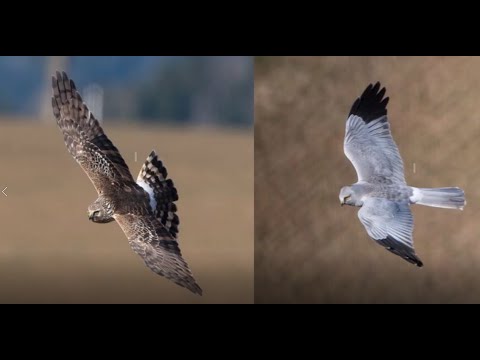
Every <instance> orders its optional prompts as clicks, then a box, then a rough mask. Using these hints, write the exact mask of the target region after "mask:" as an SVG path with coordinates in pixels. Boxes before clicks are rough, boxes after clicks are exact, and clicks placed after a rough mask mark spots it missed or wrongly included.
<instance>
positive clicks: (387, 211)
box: [339, 82, 466, 267]
mask: <svg viewBox="0 0 480 360" xmlns="http://www.w3.org/2000/svg"><path fill="white" fill-rule="evenodd" d="M385 92H386V90H385V88H382V89H380V83H378V82H377V83H376V84H375V85H372V84H370V85H369V86H368V87H367V88H366V89H365V91H364V92H363V94H362V95H361V96H360V97H359V98H358V99H357V100H355V102H354V103H353V106H352V108H351V110H350V113H349V115H348V119H347V125H346V131H345V139H344V152H345V155H346V156H347V158H348V159H349V160H350V161H351V163H352V164H353V166H354V167H355V170H356V171H357V176H358V181H357V182H356V183H355V184H353V185H351V186H345V187H343V188H342V189H341V190H340V195H339V197H340V203H341V204H342V205H344V204H346V205H350V206H357V207H360V210H359V211H358V217H359V219H360V222H361V223H362V224H363V226H364V227H365V229H366V230H367V233H368V235H369V236H370V237H371V238H372V239H373V240H375V241H376V242H377V243H378V244H380V245H382V246H384V247H385V248H386V249H387V250H389V251H390V252H392V253H394V254H395V255H398V256H400V257H401V258H403V259H405V260H406V261H408V262H410V263H412V264H415V265H417V266H419V267H421V266H423V263H422V261H421V260H420V258H419V257H418V256H417V255H416V253H415V250H414V248H413V216H412V213H411V211H410V205H412V204H420V205H426V206H433V207H439V208H446V209H459V210H463V207H464V206H465V204H466V202H465V194H464V192H463V190H462V189H460V188H458V187H445V188H434V189H428V188H416V187H413V186H408V185H407V183H406V182H405V176H404V171H403V162H402V158H401V157H400V153H399V151H398V148H397V145H396V144H395V141H393V137H392V134H391V132H390V124H389V122H388V120H387V104H388V100H389V98H388V97H387V98H384V96H385Z"/></svg>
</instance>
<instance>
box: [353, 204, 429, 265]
mask: <svg viewBox="0 0 480 360" xmlns="http://www.w3.org/2000/svg"><path fill="white" fill-rule="evenodd" d="M358 218H359V219H360V221H361V222H362V224H363V226H365V229H366V230H367V233H368V235H369V236H370V237H371V238H372V239H373V240H375V241H376V242H377V243H379V244H380V245H382V246H384V247H385V248H386V249H387V250H389V251H391V252H392V253H394V254H395V255H398V256H400V257H402V258H403V259H405V260H406V261H408V262H410V263H412V264H415V265H417V266H419V267H421V266H423V263H422V261H421V260H420V259H419V258H418V256H417V255H416V254H415V250H414V248H413V216H412V212H411V211H410V205H409V204H408V201H406V200H404V201H399V202H395V201H391V200H387V199H381V198H369V199H367V200H366V201H365V202H364V203H363V206H362V208H361V209H360V210H359V211H358Z"/></svg>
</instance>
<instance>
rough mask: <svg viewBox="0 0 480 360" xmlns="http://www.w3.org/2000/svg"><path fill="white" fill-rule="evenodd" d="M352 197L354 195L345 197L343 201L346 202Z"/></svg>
mask: <svg viewBox="0 0 480 360" xmlns="http://www.w3.org/2000/svg"><path fill="white" fill-rule="evenodd" d="M351 197H352V195H348V196H345V197H344V198H343V201H346V200H347V199H350V198H351Z"/></svg>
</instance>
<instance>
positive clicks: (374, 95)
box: [348, 81, 389, 123]
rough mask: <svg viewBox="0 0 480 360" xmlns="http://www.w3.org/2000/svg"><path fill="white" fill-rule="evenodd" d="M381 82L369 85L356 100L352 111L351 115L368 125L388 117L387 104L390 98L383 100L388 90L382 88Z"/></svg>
mask: <svg viewBox="0 0 480 360" xmlns="http://www.w3.org/2000/svg"><path fill="white" fill-rule="evenodd" d="M380 87H381V85H380V82H378V81H377V82H376V83H375V85H372V84H369V85H368V86H367V88H366V89H365V90H364V91H363V93H362V95H361V96H360V97H359V98H357V99H356V100H355V102H354V103H353V105H352V108H351V109H350V113H349V114H348V115H349V116H350V115H357V116H359V117H361V118H362V119H363V121H365V122H366V123H369V122H370V121H372V120H375V119H378V118H379V117H382V116H384V115H387V104H388V100H389V98H388V97H387V98H385V99H384V98H383V97H384V96H385V93H386V91H387V90H386V88H385V87H383V88H381V89H380Z"/></svg>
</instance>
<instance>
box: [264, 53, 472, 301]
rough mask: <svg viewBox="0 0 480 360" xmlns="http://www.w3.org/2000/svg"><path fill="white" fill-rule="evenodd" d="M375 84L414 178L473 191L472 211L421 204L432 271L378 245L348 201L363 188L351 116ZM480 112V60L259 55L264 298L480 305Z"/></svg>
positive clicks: (418, 228)
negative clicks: (349, 139) (349, 148)
mask: <svg viewBox="0 0 480 360" xmlns="http://www.w3.org/2000/svg"><path fill="white" fill-rule="evenodd" d="M377 80H378V81H380V82H381V83H382V85H383V86H386V88H387V96H389V97H390V102H389V105H388V115H389V119H390V122H391V125H392V132H393V136H394V139H395V140H396V142H397V145H398V147H399V149H400V153H401V156H402V157H403V160H404V166H405V175H406V180H407V183H408V184H409V185H412V186H418V187H441V186H459V187H462V188H463V189H464V190H465V193H466V198H467V206H466V208H465V210H464V211H463V212H462V211H454V210H446V209H437V208H429V207H424V206H418V205H417V206H413V207H412V211H413V215H414V221H415V228H414V243H415V248H416V252H417V254H418V255H419V257H420V258H421V259H422V260H423V263H424V267H423V268H417V267H415V266H412V265H411V264H409V263H407V262H405V261H404V260H402V259H401V258H399V257H397V256H395V255H393V254H390V253H389V252H388V251H386V250H385V249H383V248H382V247H381V246H379V245H377V244H375V243H374V242H373V240H371V239H370V238H369V237H368V235H367V233H366V231H365V229H364V227H363V225H362V224H361V223H360V221H359V220H358V217H357V210H358V209H356V208H353V207H343V208H342V207H340V205H339V199H338V193H339V191H340V188H341V187H342V186H344V185H349V184H352V183H354V182H356V181H357V178H356V173H355V170H354V168H353V166H352V165H351V164H350V162H349V161H348V159H347V158H346V157H345V155H344V153H343V138H344V133H345V121H346V117H347V115H348V111H349V110H350V107H351V105H352V103H353V101H354V100H355V99H356V98H357V97H358V96H359V95H360V94H361V93H362V92H363V90H364V89H365V87H366V86H367V85H368V84H369V83H374V82H376V81H377ZM479 108H480V58H478V57H283V58H280V57H276V58H267V57H259V58H256V61H255V300H256V302H260V303H271V302H301V303H317V302H322V303H336V302H340V303H416V302H421V303H456V302H466V303H478V302H480V241H479V240H480V238H479V234H480V223H479V221H478V214H479V211H480V201H479V200H478V199H480V182H479V180H478V175H479V174H480V165H479V162H478V157H479V153H480V152H479V151H480V142H479V140H478V138H479V134H480V114H479ZM414 166H415V172H414Z"/></svg>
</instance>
